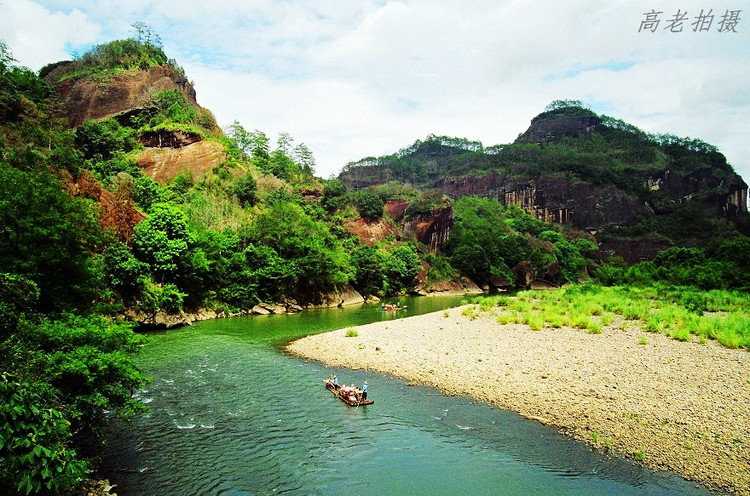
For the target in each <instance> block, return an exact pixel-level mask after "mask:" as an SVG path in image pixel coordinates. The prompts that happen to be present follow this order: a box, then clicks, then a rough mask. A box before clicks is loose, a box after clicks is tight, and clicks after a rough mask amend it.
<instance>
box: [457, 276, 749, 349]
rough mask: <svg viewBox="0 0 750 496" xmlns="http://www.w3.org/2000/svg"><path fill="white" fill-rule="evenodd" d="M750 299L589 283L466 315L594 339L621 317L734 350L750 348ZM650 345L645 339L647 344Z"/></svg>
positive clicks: (483, 300)
mask: <svg viewBox="0 0 750 496" xmlns="http://www.w3.org/2000/svg"><path fill="white" fill-rule="evenodd" d="M749 300H750V299H749V298H748V296H747V295H746V294H745V293H742V292H739V291H721V290H712V291H706V292H700V291H697V290H695V289H693V288H679V287H664V286H659V287H625V286H615V287H601V286H596V285H592V284H585V285H578V286H571V287H568V288H566V289H557V290H540V291H520V292H518V293H517V294H516V296H515V297H509V296H507V295H497V296H488V297H479V298H476V299H474V300H472V301H473V303H475V304H476V305H477V306H475V307H471V308H470V309H469V310H467V311H465V315H467V316H469V317H471V318H476V313H477V312H481V311H491V312H492V311H497V312H498V317H497V321H498V322H499V323H501V324H517V323H523V324H527V325H529V326H530V327H531V328H532V329H535V330H540V329H543V328H546V327H549V328H554V329H559V328H561V327H563V326H568V327H573V328H575V329H580V330H585V331H587V332H589V333H592V334H598V333H601V332H602V330H603V328H605V327H610V326H612V325H617V322H618V318H619V317H621V318H622V319H624V320H625V321H627V322H631V323H635V324H637V325H640V327H641V328H642V329H643V330H645V331H648V332H659V333H662V334H665V335H667V336H670V337H671V338H673V339H676V340H679V341H691V340H692V339H693V338H694V337H695V338H697V341H698V342H700V343H705V342H707V341H708V340H709V339H712V340H716V341H718V342H719V343H720V344H722V345H723V346H726V347H728V348H744V349H750V312H748V310H747V308H748V307H750V305H748V301H749ZM618 316H619V317H618ZM626 325H627V324H626ZM631 325H632V324H631ZM647 342H648V341H647V340H646V339H645V338H641V344H646V343H647Z"/></svg>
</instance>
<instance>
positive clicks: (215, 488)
mask: <svg viewBox="0 0 750 496" xmlns="http://www.w3.org/2000/svg"><path fill="white" fill-rule="evenodd" d="M402 301H403V302H404V304H406V305H408V307H407V309H406V310H402V311H399V312H381V311H380V310H379V306H377V305H358V306H352V307H346V308H335V309H325V310H314V311H305V312H302V313H301V314H297V315H272V316H265V317H246V318H233V319H220V320H213V321H208V322H201V323H198V324H196V325H194V326H192V327H188V328H182V329H177V330H172V331H167V332H160V333H152V334H151V337H150V340H149V343H148V344H147V345H146V346H145V347H144V350H143V354H142V355H141V356H140V357H139V359H138V362H139V364H140V366H141V367H142V368H143V369H144V370H145V371H146V372H147V373H148V374H149V375H150V376H151V377H153V382H152V383H151V384H150V385H149V386H147V387H146V388H145V389H143V390H141V391H139V392H138V395H139V397H140V398H141V399H142V400H143V401H144V402H145V403H147V404H148V405H149V407H150V411H149V413H148V414H146V415H144V416H142V417H139V418H137V419H135V420H134V421H132V422H130V423H125V422H119V421H116V422H114V423H113V424H112V426H111V429H110V433H109V436H108V438H109V443H108V447H107V450H106V453H105V456H104V459H103V463H102V471H103V475H104V476H105V477H108V478H109V479H110V481H111V482H112V483H113V484H116V487H115V489H114V491H115V492H116V493H117V494H118V496H136V495H138V496H145V495H165V494H169V495H170V496H179V495H185V496H188V495H189V496H195V495H255V494H295V495H296V494H320V495H329V494H358V495H363V494H364V495H368V494H372V495H391V494H392V495H422V494H424V495H435V494H476V495H481V494H488V495H489V494H493V495H495V494H500V495H502V494H509V495H510V494H512V495H531V494H533V495H546V494H556V495H563V494H571V495H573V494H575V495H587V494H591V495H603V494H611V495H621V494H625V495H627V494H632V495H644V494H646V495H674V494H679V495H704V494H711V493H709V492H708V491H707V490H706V489H704V488H702V487H699V486H697V485H696V484H694V483H691V482H687V481H685V480H684V479H682V478H680V477H678V476H676V475H674V474H669V473H656V472H653V471H650V470H647V469H645V468H642V467H640V466H638V465H636V464H634V463H632V462H630V461H628V460H625V459H623V458H621V457H616V456H608V455H607V454H606V453H602V452H600V451H594V450H591V449H590V448H589V447H587V446H586V445H583V444H581V443H578V442H575V441H573V440H571V439H569V438H567V437H565V436H562V435H560V434H558V433H557V432H555V431H554V430H552V429H549V428H546V427H543V426H541V425H540V424H538V423H537V422H534V421H530V420H527V419H524V418H522V417H520V416H519V415H516V414H514V413H512V412H508V411H504V410H500V409H497V408H494V407H491V406H488V405H485V404H481V403H478V402H475V401H472V400H470V399H467V398H455V397H446V396H444V395H442V394H440V393H438V392H437V391H436V390H434V389H431V388H426V387H420V386H410V385H407V384H405V383H404V382H403V381H401V380H399V379H395V378H392V377H388V376H383V375H380V374H374V373H369V372H363V371H350V370H346V369H335V370H334V369H330V368H327V367H324V366H322V365H320V364H317V363H313V362H306V361H303V360H300V359H297V358H294V357H291V356H288V355H286V354H284V353H283V352H281V351H280V349H281V345H282V344H283V343H286V342H288V341H289V340H291V339H294V338H296V337H301V336H305V335H308V334H312V333H318V332H323V331H326V330H331V329H339V328H345V327H348V326H352V325H358V324H364V323H368V322H372V321H376V320H379V319H392V318H400V317H402V316H407V315H416V314H420V313H426V312H429V311H438V310H441V309H443V308H448V307H451V306H455V305H457V304H458V303H459V301H460V299H458V298H406V299H403V300H402ZM332 373H337V374H338V376H339V379H340V381H341V382H343V383H356V384H358V385H361V384H362V382H363V381H365V380H367V381H368V383H369V388H370V395H369V397H370V398H372V399H374V400H375V404H374V405H370V406H367V407H359V408H352V407H349V406H347V405H345V404H344V403H342V402H340V401H338V400H337V399H335V398H334V397H333V395H331V393H330V392H328V391H327V390H326V389H325V388H324V387H323V382H322V381H323V379H324V378H326V377H328V376H329V375H330V374H332Z"/></svg>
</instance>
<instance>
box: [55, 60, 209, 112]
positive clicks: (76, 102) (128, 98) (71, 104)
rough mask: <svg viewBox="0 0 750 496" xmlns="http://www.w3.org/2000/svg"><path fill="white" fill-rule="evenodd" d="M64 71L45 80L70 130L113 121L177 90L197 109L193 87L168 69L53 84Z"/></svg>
mask: <svg viewBox="0 0 750 496" xmlns="http://www.w3.org/2000/svg"><path fill="white" fill-rule="evenodd" d="M65 71H66V66H65V65H64V64H63V65H60V66H58V67H57V68H56V69H55V71H54V72H52V73H50V74H49V75H48V76H47V80H48V81H50V82H51V84H52V85H53V86H54V87H55V89H56V90H57V92H58V93H59V94H60V97H61V98H62V100H63V102H64V103H65V109H66V113H67V116H68V119H69V121H70V126H71V127H77V126H80V125H81V124H83V123H84V122H86V121H87V120H89V119H103V118H105V117H113V116H115V115H116V114H119V113H121V112H125V111H128V110H131V109H134V108H139V107H143V106H144V105H146V104H148V103H149V101H150V98H151V96H152V95H153V94H154V93H156V92H159V91H164V90H171V89H176V90H178V91H180V92H181V93H182V94H183V95H185V97H186V98H187V100H188V102H190V103H191V104H192V105H196V106H197V105H198V104H197V102H196V99H195V89H194V88H193V86H192V85H191V84H190V82H189V81H188V80H187V78H185V76H183V75H182V74H180V73H178V72H177V71H175V69H174V68H173V67H172V66H170V65H160V66H155V67H151V68H149V69H144V70H139V71H126V72H122V73H119V74H115V75H111V76H108V77H107V79H106V80H104V81H101V80H99V79H96V78H91V77H83V78H76V77H71V78H67V79H64V80H62V81H59V82H56V79H57V78H56V76H58V75H59V74H64V73H65Z"/></svg>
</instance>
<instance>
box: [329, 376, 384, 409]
mask: <svg viewBox="0 0 750 496" xmlns="http://www.w3.org/2000/svg"><path fill="white" fill-rule="evenodd" d="M323 383H324V384H325V385H326V389H327V390H329V391H330V392H332V393H333V395H334V396H335V397H337V398H338V399H340V400H341V401H343V402H344V403H346V404H347V405H349V406H362V405H372V404H373V403H375V400H369V399H368V400H365V399H362V396H363V394H362V390H361V389H360V388H358V387H355V386H346V385H344V386H342V385H340V384H334V383H333V379H325V380H324V381H323Z"/></svg>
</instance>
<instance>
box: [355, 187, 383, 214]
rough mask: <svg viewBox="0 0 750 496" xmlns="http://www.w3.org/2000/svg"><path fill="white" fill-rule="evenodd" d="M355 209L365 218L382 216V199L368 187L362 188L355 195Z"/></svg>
mask: <svg viewBox="0 0 750 496" xmlns="http://www.w3.org/2000/svg"><path fill="white" fill-rule="evenodd" d="M354 201H355V203H356V205H357V211H358V212H359V215H360V216H361V217H362V218H363V219H366V220H376V219H379V218H380V217H382V216H383V207H384V205H385V204H384V202H383V199H382V198H380V196H379V195H377V194H376V193H374V192H373V191H371V190H369V189H365V190H362V191H360V192H358V193H357V195H356V197H355V200H354Z"/></svg>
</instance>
